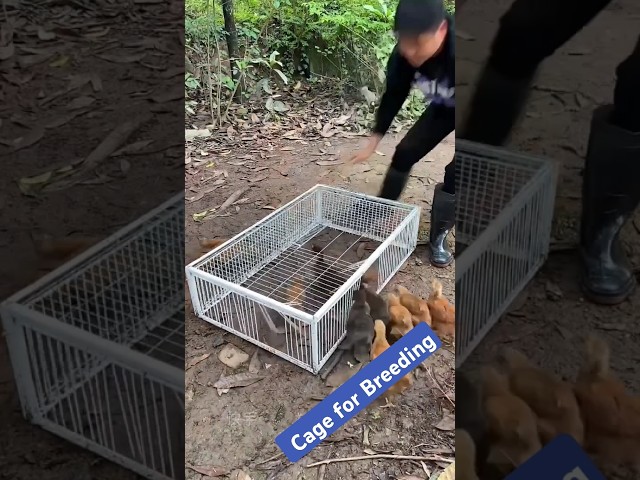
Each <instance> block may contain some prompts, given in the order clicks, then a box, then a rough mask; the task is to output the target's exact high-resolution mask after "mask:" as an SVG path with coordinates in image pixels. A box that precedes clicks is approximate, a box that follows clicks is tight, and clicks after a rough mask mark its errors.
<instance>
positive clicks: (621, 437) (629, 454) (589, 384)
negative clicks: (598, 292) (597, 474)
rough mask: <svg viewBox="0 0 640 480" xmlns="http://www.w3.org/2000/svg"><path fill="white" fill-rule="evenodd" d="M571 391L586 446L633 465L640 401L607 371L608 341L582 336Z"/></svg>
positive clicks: (638, 454)
mask: <svg viewBox="0 0 640 480" xmlns="http://www.w3.org/2000/svg"><path fill="white" fill-rule="evenodd" d="M574 391H575V394H576V398H577V399H578V403H579V405H580V409H581V411H582V418H583V420H584V424H585V433H586V435H585V446H586V449H587V450H588V451H589V452H591V453H593V454H595V455H596V456H597V457H598V458H599V459H600V460H601V461H602V462H603V463H608V464H629V465H634V466H636V468H637V467H638V458H640V408H639V403H640V402H639V399H638V398H637V397H635V396H631V395H629V394H628V393H627V392H626V389H625V387H624V385H623V384H622V382H621V381H620V380H618V379H617V378H616V377H615V375H614V374H613V373H612V372H611V369H610V350H609V345H608V344H607V342H605V341H604V340H602V339H601V338H598V337H597V336H595V335H592V334H591V335H589V336H588V337H587V339H586V342H585V359H584V361H583V364H582V367H581V369H580V372H579V374H578V378H577V381H576V384H575V386H574Z"/></svg>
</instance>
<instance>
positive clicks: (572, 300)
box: [456, 0, 640, 478]
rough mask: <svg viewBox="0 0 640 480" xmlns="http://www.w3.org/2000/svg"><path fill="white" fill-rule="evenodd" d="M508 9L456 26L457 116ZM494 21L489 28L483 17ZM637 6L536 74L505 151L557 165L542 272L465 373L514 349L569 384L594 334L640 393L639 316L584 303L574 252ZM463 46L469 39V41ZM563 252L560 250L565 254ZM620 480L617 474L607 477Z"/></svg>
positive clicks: (476, 7) (633, 240)
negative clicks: (601, 122)
mask: <svg viewBox="0 0 640 480" xmlns="http://www.w3.org/2000/svg"><path fill="white" fill-rule="evenodd" d="M509 3H510V2H509V1H502V0H500V1H497V2H491V5H487V3H486V2H483V3H480V2H467V3H466V4H465V6H464V8H463V9H462V10H461V11H460V13H458V15H457V26H458V28H459V29H461V30H464V32H465V33H466V34H468V36H467V37H466V38H467V40H464V39H459V40H458V44H457V52H456V57H457V64H456V65H457V72H456V83H457V84H458V87H457V101H458V109H459V111H463V110H464V106H465V104H466V102H467V101H468V99H469V96H470V94H471V88H470V87H469V85H470V84H472V83H473V80H474V78H475V75H476V74H477V72H478V68H479V65H480V63H481V62H482V61H483V60H484V58H485V56H486V54H487V49H488V45H489V44H490V42H491V39H492V37H493V35H494V33H495V31H496V28H497V23H496V22H495V16H496V14H495V13H493V12H495V11H496V10H501V11H504V9H506V8H507V6H508V5H509ZM488 11H491V12H492V18H487V17H488V15H487V14H486V12H488ZM639 19H640V5H638V3H637V2H634V1H632V0H620V1H615V2H613V4H612V5H611V6H610V8H608V9H607V10H606V11H605V12H603V13H602V14H601V15H600V16H598V17H597V18H596V19H595V21H594V22H593V23H592V24H591V25H590V26H588V27H587V28H585V29H584V30H583V31H582V32H580V33H579V34H578V35H577V36H576V37H575V38H574V39H572V40H571V41H570V42H569V43H567V44H566V45H565V46H564V47H563V48H562V49H561V50H560V51H559V52H557V54H556V55H555V56H554V57H553V58H551V59H549V60H548V61H547V62H546V63H545V64H544V66H543V68H542V71H541V72H540V76H539V78H538V79H537V82H536V88H535V89H534V91H533V94H532V97H531V99H530V102H529V107H528V109H527V115H526V117H525V118H524V119H523V122H522V124H521V125H520V127H519V128H518V129H517V131H516V132H515V135H514V138H513V140H512V142H511V143H512V145H511V146H512V147H514V148H517V149H521V150H523V151H530V152H535V153H537V154H542V155H545V156H547V157H548V158H551V159H554V160H556V161H557V162H559V163H560V165H561V168H560V182H559V185H558V195H557V200H556V219H555V228H554V235H553V236H554V238H553V239H552V250H554V249H555V250H558V251H556V252H554V253H552V254H551V255H550V258H549V260H548V262H547V263H546V265H545V266H544V268H543V269H542V270H541V272H540V273H539V275H538V276H537V277H536V278H535V280H534V281H533V282H532V283H531V284H530V285H529V287H528V288H527V289H526V290H525V291H524V292H523V293H522V295H521V296H520V298H519V299H518V300H516V302H514V304H513V305H512V308H511V311H510V313H509V314H508V315H506V316H504V317H503V318H502V319H501V320H500V321H499V323H498V324H497V325H496V326H495V327H494V328H493V330H492V331H491V332H490V333H489V334H488V335H487V337H486V338H485V340H484V341H483V342H482V343H481V344H480V346H479V347H478V349H477V350H476V352H475V354H474V355H473V356H472V357H471V358H470V359H469V363H470V364H471V363H476V362H479V361H485V360H487V359H490V358H492V356H493V355H494V354H495V352H496V351H497V350H498V349H499V348H500V347H501V346H503V345H506V344H509V345H510V346H512V347H516V348H520V349H522V350H523V351H524V352H526V353H527V354H529V355H530V356H531V357H532V358H533V359H534V360H536V361H538V362H539V363H541V364H542V365H544V366H546V367H549V368H551V369H553V370H555V371H556V372H557V373H559V374H561V375H563V376H566V377H568V378H573V377H574V376H575V374H576V372H577V368H578V362H579V361H580V358H581V357H580V355H581V346H582V343H581V338H582V335H583V334H584V333H585V332H586V331H588V330H595V331H596V333H598V334H599V335H602V336H604V337H605V338H606V339H607V340H608V341H609V342H610V344H611V350H612V366H613V369H614V371H615V372H616V373H617V374H619V375H620V376H621V378H622V379H623V380H624V381H625V382H626V383H627V385H628V387H629V388H630V389H631V390H632V391H635V392H636V393H640V385H638V377H637V372H636V368H635V365H636V363H637V361H638V358H640V354H639V352H638V341H639V340H640V329H639V328H638V325H637V321H638V313H637V312H638V308H640V292H636V294H635V295H633V296H632V297H631V298H630V299H629V300H628V301H627V302H625V303H623V304H622V305H619V306H616V307H601V306H595V305H592V304H590V303H588V302H586V301H585V300H584V299H583V297H582V295H581V293H580V290H579V288H578V285H577V279H578V268H579V263H578V258H577V252H576V251H575V249H572V248H571V246H572V245H573V246H575V242H576V240H577V236H578V220H577V219H578V218H579V212H580V198H581V192H580V188H581V179H582V178H581V170H582V167H583V163H584V162H583V158H584V154H585V151H586V144H587V138H588V132H589V122H590V118H591V112H592V110H593V108H594V107H595V106H597V105H599V104H603V103H607V102H608V103H610V102H611V100H612V97H613V87H614V79H615V68H616V66H617V64H618V63H619V62H620V61H622V60H623V59H624V58H625V57H626V56H627V55H628V54H629V53H630V52H631V50H632V48H633V46H634V45H635V43H636V41H637V35H638V21H639ZM468 37H472V38H471V39H469V38H468ZM639 233H640V212H636V216H635V219H634V221H633V222H629V224H628V225H627V227H626V228H625V230H624V232H623V241H624V244H625V247H626V249H627V251H628V252H629V254H630V256H631V259H632V261H633V263H634V265H635V266H636V268H640V235H639ZM567 246H568V247H567ZM607 473H608V475H607V478H625V477H624V476H623V475H624V474H625V472H617V474H618V475H622V476H614V475H616V474H614V473H613V472H607Z"/></svg>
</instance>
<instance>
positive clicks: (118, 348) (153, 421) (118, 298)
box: [0, 193, 185, 480]
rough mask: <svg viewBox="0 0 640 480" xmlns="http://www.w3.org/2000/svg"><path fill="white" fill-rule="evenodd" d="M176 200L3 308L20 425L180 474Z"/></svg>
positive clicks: (157, 474)
mask: <svg viewBox="0 0 640 480" xmlns="http://www.w3.org/2000/svg"><path fill="white" fill-rule="evenodd" d="M183 268H184V194H183V193H180V194H179V195H176V196H175V197H173V198H172V199H171V200H169V201H168V202H166V203H164V204H162V205H161V206H159V207H158V208H156V209H154V210H153V211H151V212H150V213H148V214H147V215H145V216H143V217H141V218H140V219H138V220H137V221H135V222H133V223H132V224H131V225H129V226H127V227H125V228H124V229H123V230H121V231H120V232H118V233H116V234H115V235H113V236H112V237H110V238H108V239H106V240H104V241H102V242H100V243H99V244H98V245H96V246H94V247H92V248H91V249H89V250H87V251H86V252H84V253H82V254H80V255H79V256H78V257H76V258H74V259H73V260H72V261H70V262H68V263H67V264H65V265H63V266H61V267H60V268H59V269H57V270H55V271H54V272H51V273H50V274H48V275H47V276H46V277H43V278H42V279H40V280H39V281H37V282H36V283H34V284H33V285H32V286H30V287H27V288H26V289H24V290H22V291H20V292H18V293H17V294H15V295H14V296H12V297H11V298H9V299H8V300H7V301H5V302H3V304H2V305H1V306H0V314H1V316H2V321H3V326H4V329H5V332H6V337H7V345H8V349H9V355H10V358H11V363H12V367H13V372H14V377H15V380H16V385H17V388H18V393H19V396H20V402H21V406H22V411H23V415H24V416H25V418H26V419H27V420H29V421H30V422H32V423H33V424H36V425H38V426H40V427H42V428H44V429H46V430H48V431H50V432H52V433H54V434H55V435H58V436H59V437H62V438H64V439H66V440H68V441H70V442H72V443H75V444H76V445H78V446H80V447H83V448H85V449H87V450H90V451H93V452H95V453H97V454H99V455H101V456H103V457H104V458H106V459H108V460H111V461H113V462H115V463H118V464H120V465H122V466H124V467H125V468H128V469H130V470H132V471H134V472H136V473H138V474H140V475H142V476H143V477H146V478H149V479H154V480H161V479H162V480H166V479H183V478H184V472H185V471H184V297H183V294H184V270H183Z"/></svg>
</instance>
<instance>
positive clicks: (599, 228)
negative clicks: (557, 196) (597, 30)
mask: <svg viewBox="0 0 640 480" xmlns="http://www.w3.org/2000/svg"><path fill="white" fill-rule="evenodd" d="M611 3H612V0H563V1H560V2H557V1H553V0H515V2H513V4H512V5H511V7H510V8H509V10H508V11H507V12H506V13H505V14H504V15H503V16H502V18H501V19H500V24H499V29H498V33H497V34H496V36H495V38H494V40H493V43H492V45H491V52H490V56H489V58H488V60H487V62H486V64H485V66H484V69H483V71H482V73H481V76H480V79H479V81H478V83H477V87H476V90H475V92H474V93H473V96H472V99H471V102H470V104H469V114H468V115H467V117H466V118H465V120H464V122H463V125H462V128H461V129H459V133H458V134H457V138H462V139H465V140H470V141H474V142H478V143H484V144H489V145H496V146H499V145H503V144H504V143H505V142H506V141H507V139H508V138H509V135H510V133H511V130H512V128H513V126H514V124H515V123H516V121H517V120H518V118H519V117H520V114H521V112H522V110H523V108H524V105H525V103H526V101H527V99H528V96H529V92H530V90H531V87H532V85H533V81H534V79H535V77H536V73H537V71H538V69H539V66H540V65H541V63H542V62H543V60H545V59H546V58H548V57H550V56H551V55H552V54H553V53H554V52H555V51H556V50H557V49H558V48H560V47H562V46H563V45H564V44H565V43H566V42H567V41H568V40H570V39H571V38H572V37H573V36H574V35H575V34H576V33H577V32H579V31H580V30H581V29H583V28H584V27H586V26H588V25H589V24H590V23H591V21H592V20H593V19H594V18H595V17H596V16H597V15H598V14H599V13H600V12H601V11H603V10H604V9H605V8H606V7H608V6H609V4H611ZM639 27H640V25H639ZM639 31H640V28H639ZM613 35H615V33H613ZM629 48H630V50H631V52H630V54H629V55H628V56H627V57H626V59H625V60H624V61H622V62H621V63H620V64H619V65H618V67H617V69H616V71H615V72H611V75H612V76H613V75H614V74H615V76H616V83H615V89H614V92H613V104H612V105H604V106H600V107H598V108H596V109H595V111H594V112H593V114H592V119H591V126H590V133H589V141H588V149H587V155H586V158H585V169H584V176H583V184H582V215H581V231H580V253H581V260H582V267H583V268H582V278H581V280H580V283H581V287H582V290H583V292H584V294H585V297H586V298H587V299H588V300H590V301H592V302H594V303H598V304H604V305H615V304H619V303H621V302H623V301H624V300H625V299H627V298H628V297H629V296H630V295H631V294H632V293H633V292H634V290H635V288H636V283H637V282H636V277H635V274H634V272H633V270H632V268H631V266H630V262H629V260H628V258H627V256H626V254H625V252H624V251H623V248H622V246H621V244H620V241H619V234H620V231H621V229H622V227H623V226H624V225H625V223H626V222H627V221H628V220H629V218H630V217H631V216H632V215H633V213H634V211H635V210H636V208H637V207H638V204H639V203H640V37H639V38H638V40H637V41H636V44H635V47H634V45H629Z"/></svg>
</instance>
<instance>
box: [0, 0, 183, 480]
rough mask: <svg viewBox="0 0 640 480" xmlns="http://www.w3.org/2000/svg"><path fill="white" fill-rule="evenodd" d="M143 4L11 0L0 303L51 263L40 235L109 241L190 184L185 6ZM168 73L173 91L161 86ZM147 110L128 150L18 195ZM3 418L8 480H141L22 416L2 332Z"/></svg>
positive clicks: (2, 455) (0, 111)
mask: <svg viewBox="0 0 640 480" xmlns="http://www.w3.org/2000/svg"><path fill="white" fill-rule="evenodd" d="M140 3H142V2H128V1H126V2H121V1H118V0H116V1H107V2H85V1H83V0H80V1H77V2H76V1H74V2H47V3H46V4H44V3H42V2H30V1H20V2H17V1H13V0H8V1H6V2H4V3H3V14H2V15H1V17H2V19H0V30H1V31H2V35H1V38H2V39H1V40H0V45H2V47H1V48H2V60H1V61H0V75H1V76H2V81H1V82H0V124H1V126H0V162H1V163H2V165H3V174H2V175H1V176H0V210H1V211H2V216H3V222H2V226H1V227H0V257H1V258H2V262H0V263H1V267H0V268H1V269H2V270H1V271H2V279H3V281H2V285H1V286H0V298H1V299H5V298H6V297H8V296H9V295H11V294H12V293H14V292H15V291H17V290H19V289H21V288H23V287H25V286H27V285H28V284H30V283H31V282H32V281H33V280H34V279H35V278H37V277H39V276H40V275H41V274H42V273H43V271H41V270H40V269H41V268H42V267H44V269H45V270H47V269H49V268H50V267H51V266H52V265H43V264H42V262H41V258H40V257H39V256H38V254H37V251H36V248H35V244H36V242H34V240H33V239H32V236H35V237H36V238H40V237H41V236H42V235H43V234H46V235H51V236H53V237H54V238H59V237H63V238H64V237H68V236H76V235H77V236H90V237H97V238H100V237H104V236H107V235H108V234H110V233H113V232H115V231H116V230H118V229H120V228H121V227H123V226H125V225H126V224H128V223H130V222H131V221H133V220H135V219H136V218H138V217H139V216H140V215H142V214H144V213H146V212H147V211H149V210H150V209H152V208H154V207H155V206H157V205H159V204H160V203H161V202H163V201H164V200H166V199H167V198H169V196H171V195H172V194H177V193H179V192H180V191H181V189H182V185H181V180H180V181H178V182H176V181H175V178H176V175H177V174H178V172H180V171H181V170H182V168H183V136H182V132H183V116H182V108H183V107H182V103H181V102H182V99H181V96H182V92H183V90H182V88H183V86H182V74H183V72H182V69H177V70H176V69H175V66H176V64H178V65H179V64H180V62H181V61H182V59H183V50H184V49H183V46H182V44H181V43H180V42H179V38H178V34H179V32H180V25H181V24H182V21H183V20H182V15H183V9H184V7H183V4H181V3H180V2H173V5H171V2H170V3H169V4H167V3H166V2H163V3H162V5H159V4H154V2H144V3H145V5H141V4H140ZM5 13H6V14H7V15H8V17H7V16H5V15H4V14H5ZM11 31H13V36H11V33H10V32H11ZM8 45H9V46H8ZM10 45H13V47H11V46H10ZM172 56H173V58H172ZM172 68H173V71H172ZM158 72H163V73H162V75H158ZM171 75H174V78H175V75H177V76H178V80H175V81H172V80H171V79H170V77H171ZM167 81H170V82H172V85H173V86H177V87H178V93H177V95H176V94H175V93H173V95H171V94H170V89H167V88H166V85H163V83H166V82H167ZM150 99H154V100H150ZM145 111H146V112H150V111H153V113H154V115H153V118H149V119H147V121H146V122H144V123H143V124H142V125H141V126H140V128H138V129H137V130H136V131H135V132H133V133H132V134H131V135H130V136H129V137H128V138H122V142H120V143H119V144H118V146H117V147H116V148H117V149H118V150H120V149H122V148H123V147H127V148H126V149H125V150H120V151H119V152H117V151H116V152H113V153H114V154H112V155H110V156H109V157H108V158H104V159H101V160H102V161H101V162H100V163H99V166H98V168H97V169H89V170H88V177H87V178H82V179H81V180H82V182H81V183H79V184H77V185H75V186H72V187H69V188H64V189H61V190H59V191H55V192H50V193H46V194H44V195H36V196H27V195H25V194H23V193H22V192H21V191H20V189H19V186H18V181H19V179H22V178H25V177H32V176H39V175H41V174H44V173H46V172H51V171H52V170H56V169H58V168H60V167H65V166H69V165H70V164H73V166H74V167H78V164H77V163H74V162H76V161H78V160H82V159H84V158H86V157H87V156H88V155H89V154H90V153H91V152H92V151H94V149H96V147H98V145H100V144H101V142H103V141H104V140H105V138H107V137H108V136H109V134H110V133H112V132H113V131H114V129H116V128H117V127H120V126H122V125H123V124H126V122H127V121H129V120H133V119H136V118H138V116H139V115H141V114H142V112H145ZM176 111H179V112H180V114H179V116H176V115H175V112H176ZM44 180H45V179H44V177H39V179H38V178H37V179H36V180H35V181H34V182H32V183H31V186H44V185H45V182H44ZM0 424H2V431H3V433H2V435H0V472H2V473H0V477H2V478H15V479H30V478H52V479H60V480H66V479H72V478H78V479H83V480H89V479H91V478H119V479H122V480H128V479H134V478H138V477H137V475H134V474H133V473H131V472H130V471H128V470H125V469H123V468H120V467H119V466H116V465H114V464H113V463H111V462H109V461H106V460H104V459H102V458H101V457H98V456H97V455H93V454H91V453H89V452H87V451H85V450H83V449H81V448H79V447H75V446H74V445H71V444H69V443H67V442H65V441H62V440H60V439H59V438H57V437H55V436H54V435H51V434H49V433H47V432H45V431H43V430H41V429H40V428H37V427H34V426H32V425H30V424H29V423H27V422H26V421H25V420H24V419H23V417H22V414H21V410H20V406H19V400H18V397H17V392H16V391H15V384H14V381H13V372H12V369H11V364H10V362H9V357H8V354H7V350H6V345H5V341H4V339H3V341H2V342H0Z"/></svg>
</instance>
